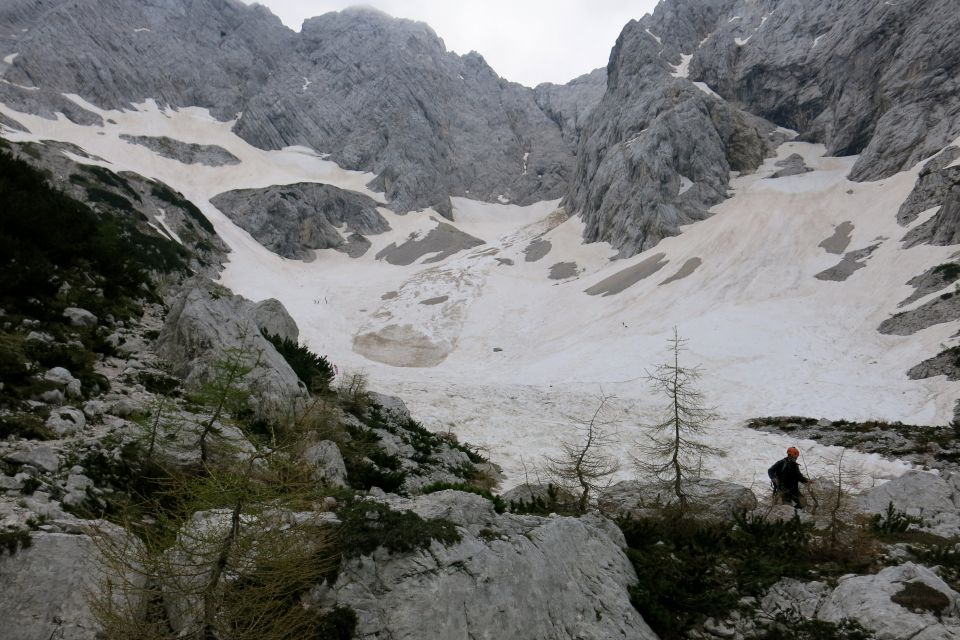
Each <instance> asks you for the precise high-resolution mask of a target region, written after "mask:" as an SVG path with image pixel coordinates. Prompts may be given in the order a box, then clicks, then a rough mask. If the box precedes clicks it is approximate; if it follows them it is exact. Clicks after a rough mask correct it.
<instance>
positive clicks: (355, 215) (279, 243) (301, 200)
mask: <svg viewBox="0 0 960 640" xmlns="http://www.w3.org/2000/svg"><path fill="white" fill-rule="evenodd" d="M211 203H212V204H213V205H214V206H215V207H217V208H218V209H220V210H221V211H222V212H223V213H224V214H225V215H226V216H227V217H229V218H230V219H231V220H233V221H234V222H235V223H236V224H237V226H239V227H240V228H242V229H244V230H246V231H247V232H249V233H250V235H252V236H253V237H254V239H256V240H257V242H259V243H260V244H262V245H263V246H265V247H266V248H268V249H270V250H271V251H273V252H274V253H276V254H278V255H281V256H283V257H284V258H294V259H298V260H302V259H309V258H312V257H313V255H314V254H313V252H314V250H316V249H338V248H341V247H343V246H344V245H345V244H347V240H346V239H344V238H343V236H341V235H340V232H339V231H338V230H337V228H338V227H343V226H344V225H346V227H347V229H348V230H349V231H351V232H353V233H355V234H361V235H370V234H377V233H383V232H384V231H386V230H388V229H389V228H390V225H388V224H387V221H386V220H384V219H383V216H381V215H380V213H378V212H377V206H378V204H379V203H378V202H376V201H374V200H372V199H371V198H369V197H367V196H364V195H361V194H358V193H353V192H350V191H345V190H343V189H338V188H337V187H334V186H331V185H326V184H314V183H303V184H293V185H284V186H274V187H267V188H266V189H241V190H238V191H228V192H227V193H222V194H220V195H218V196H217V197H215V198H213V199H212V200H211Z"/></svg>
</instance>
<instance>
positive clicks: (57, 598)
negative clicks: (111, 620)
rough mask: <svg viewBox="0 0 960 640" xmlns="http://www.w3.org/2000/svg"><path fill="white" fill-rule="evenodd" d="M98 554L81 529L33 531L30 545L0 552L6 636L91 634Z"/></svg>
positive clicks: (29, 639)
mask: <svg viewBox="0 0 960 640" xmlns="http://www.w3.org/2000/svg"><path fill="white" fill-rule="evenodd" d="M101 561H102V560H101V556H100V554H99V553H98V551H97V548H96V545H94V544H93V542H92V541H91V539H90V538H89V537H88V536H85V535H70V534H65V533H42V532H36V533H33V534H32V536H31V544H30V547H28V548H26V549H21V550H20V551H17V552H15V553H14V554H13V555H12V556H6V555H2V554H0V594H2V597H0V620H3V637H4V638H7V639H8V640H49V639H50V638H63V639H64V640H93V639H94V638H96V637H97V631H98V630H99V627H98V625H97V624H96V621H95V620H94V617H93V612H92V611H91V610H90V603H89V602H88V600H87V596H88V593H89V591H88V590H89V588H90V587H91V586H92V585H93V581H94V580H95V579H96V577H97V567H98V563H99V562H101Z"/></svg>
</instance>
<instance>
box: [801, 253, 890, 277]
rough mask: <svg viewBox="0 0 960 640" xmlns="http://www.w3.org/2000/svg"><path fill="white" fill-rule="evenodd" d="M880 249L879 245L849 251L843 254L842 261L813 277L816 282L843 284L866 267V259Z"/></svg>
mask: <svg viewBox="0 0 960 640" xmlns="http://www.w3.org/2000/svg"><path fill="white" fill-rule="evenodd" d="M878 248H880V245H879V244H872V245H870V246H869V247H864V248H863V249H857V250H856V251H850V252H848V253H846V254H844V256H843V259H842V260H841V261H840V262H839V263H837V264H836V265H834V266H832V267H830V268H829V269H824V270H823V271H821V272H820V273H817V274H816V275H814V276H813V277H814V278H816V279H818V280H832V281H834V282H843V281H844V280H846V279H847V278H849V277H850V276H852V275H853V273H854V272H855V271H857V270H859V269H863V268H864V267H865V266H867V259H868V258H870V256H872V255H873V252H874V251H876V250H877V249H878Z"/></svg>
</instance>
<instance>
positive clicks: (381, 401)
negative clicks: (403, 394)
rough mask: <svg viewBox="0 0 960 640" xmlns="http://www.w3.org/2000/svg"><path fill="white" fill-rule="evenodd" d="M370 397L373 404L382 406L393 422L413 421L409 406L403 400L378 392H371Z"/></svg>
mask: <svg viewBox="0 0 960 640" xmlns="http://www.w3.org/2000/svg"><path fill="white" fill-rule="evenodd" d="M369 397H370V400H371V402H374V403H376V404H378V405H380V407H382V409H383V411H384V412H385V413H386V414H387V415H388V416H389V417H390V418H391V419H392V420H393V421H395V422H405V421H407V420H412V419H413V418H412V416H411V415H410V409H409V408H407V405H406V403H405V402H404V401H403V399H401V398H398V397H397V396H391V395H387V394H385V393H378V392H376V391H371V392H369Z"/></svg>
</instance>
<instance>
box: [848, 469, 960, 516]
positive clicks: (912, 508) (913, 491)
mask: <svg viewBox="0 0 960 640" xmlns="http://www.w3.org/2000/svg"><path fill="white" fill-rule="evenodd" d="M954 493H955V489H954V488H953V487H952V486H951V485H950V484H949V483H948V482H947V481H946V480H945V479H944V478H942V477H940V476H938V475H935V474H932V473H926V472H924V471H909V472H907V473H905V474H903V475H902V476H900V477H899V478H895V479H893V480H890V481H889V482H885V483H883V484H881V485H879V486H877V487H874V488H873V489H871V490H870V491H867V492H865V493H864V494H862V495H861V496H860V497H859V499H858V502H859V504H860V506H861V508H862V509H863V510H864V511H867V512H869V513H885V512H886V511H887V506H888V505H889V504H890V503H893V508H894V509H896V510H897V511H902V512H904V513H906V514H907V515H911V516H917V517H920V518H932V517H934V516H937V515H939V514H941V513H944V512H947V513H956V511H957V505H956V503H955V502H954Z"/></svg>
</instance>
